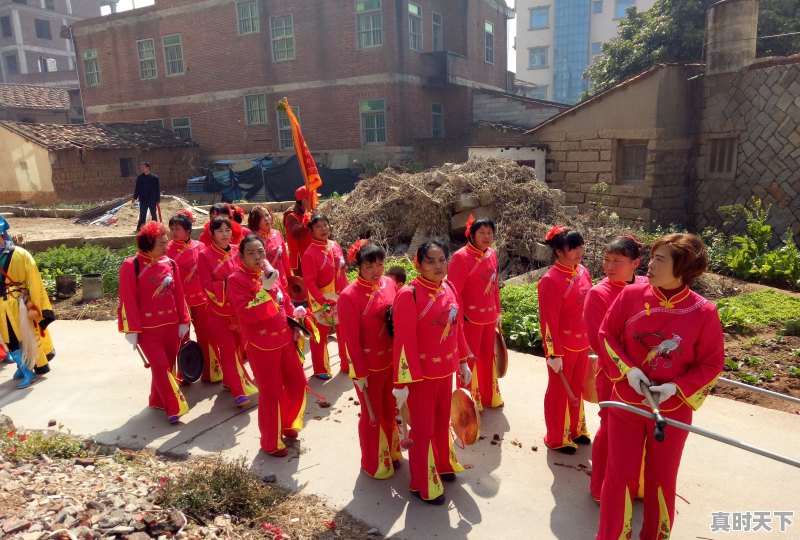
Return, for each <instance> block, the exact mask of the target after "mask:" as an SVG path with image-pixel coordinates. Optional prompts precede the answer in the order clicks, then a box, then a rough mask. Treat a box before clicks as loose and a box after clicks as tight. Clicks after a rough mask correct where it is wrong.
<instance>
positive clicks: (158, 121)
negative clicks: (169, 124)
mask: <svg viewBox="0 0 800 540" xmlns="http://www.w3.org/2000/svg"><path fill="white" fill-rule="evenodd" d="M144 124H145V125H146V126H151V127H156V126H157V127H160V128H161V129H164V119H163V118H151V119H149V120H145V121H144Z"/></svg>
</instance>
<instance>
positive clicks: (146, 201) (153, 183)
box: [133, 161, 161, 232]
mask: <svg viewBox="0 0 800 540" xmlns="http://www.w3.org/2000/svg"><path fill="white" fill-rule="evenodd" d="M137 200H138V201H139V223H138V224H137V225H136V232H139V229H141V228H142V225H144V222H145V219H146V218H147V211H148V210H150V219H151V220H152V221H157V220H158V215H157V214H156V206H157V205H158V203H160V202H161V185H160V184H159V182H158V176H156V175H154V174H152V173H151V172H150V164H149V163H147V162H146V161H145V162H143V163H142V174H140V175H139V176H137V177H136V189H135V190H134V192H133V204H136V201H137Z"/></svg>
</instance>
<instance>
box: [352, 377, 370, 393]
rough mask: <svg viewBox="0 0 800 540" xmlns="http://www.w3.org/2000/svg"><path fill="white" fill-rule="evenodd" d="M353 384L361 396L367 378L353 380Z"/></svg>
mask: <svg viewBox="0 0 800 540" xmlns="http://www.w3.org/2000/svg"><path fill="white" fill-rule="evenodd" d="M353 384H355V385H356V388H358V391H359V392H361V393H362V394H363V393H364V389H365V388H366V387H367V386H368V385H367V378H366V377H364V378H363V379H353Z"/></svg>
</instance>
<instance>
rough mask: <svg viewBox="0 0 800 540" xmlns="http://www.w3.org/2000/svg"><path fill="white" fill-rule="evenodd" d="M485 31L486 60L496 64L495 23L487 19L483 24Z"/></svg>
mask: <svg viewBox="0 0 800 540" xmlns="http://www.w3.org/2000/svg"><path fill="white" fill-rule="evenodd" d="M483 32H484V34H485V36H486V49H485V54H484V60H485V61H486V63H487V64H494V24H493V23H490V22H489V21H485V22H484V25H483Z"/></svg>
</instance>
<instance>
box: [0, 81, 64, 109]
mask: <svg viewBox="0 0 800 540" xmlns="http://www.w3.org/2000/svg"><path fill="white" fill-rule="evenodd" d="M0 107H4V108H7V109H47V110H61V111H68V110H69V108H70V105H69V90H68V89H67V88H53V87H50V86H29V85H26V84H0Z"/></svg>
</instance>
